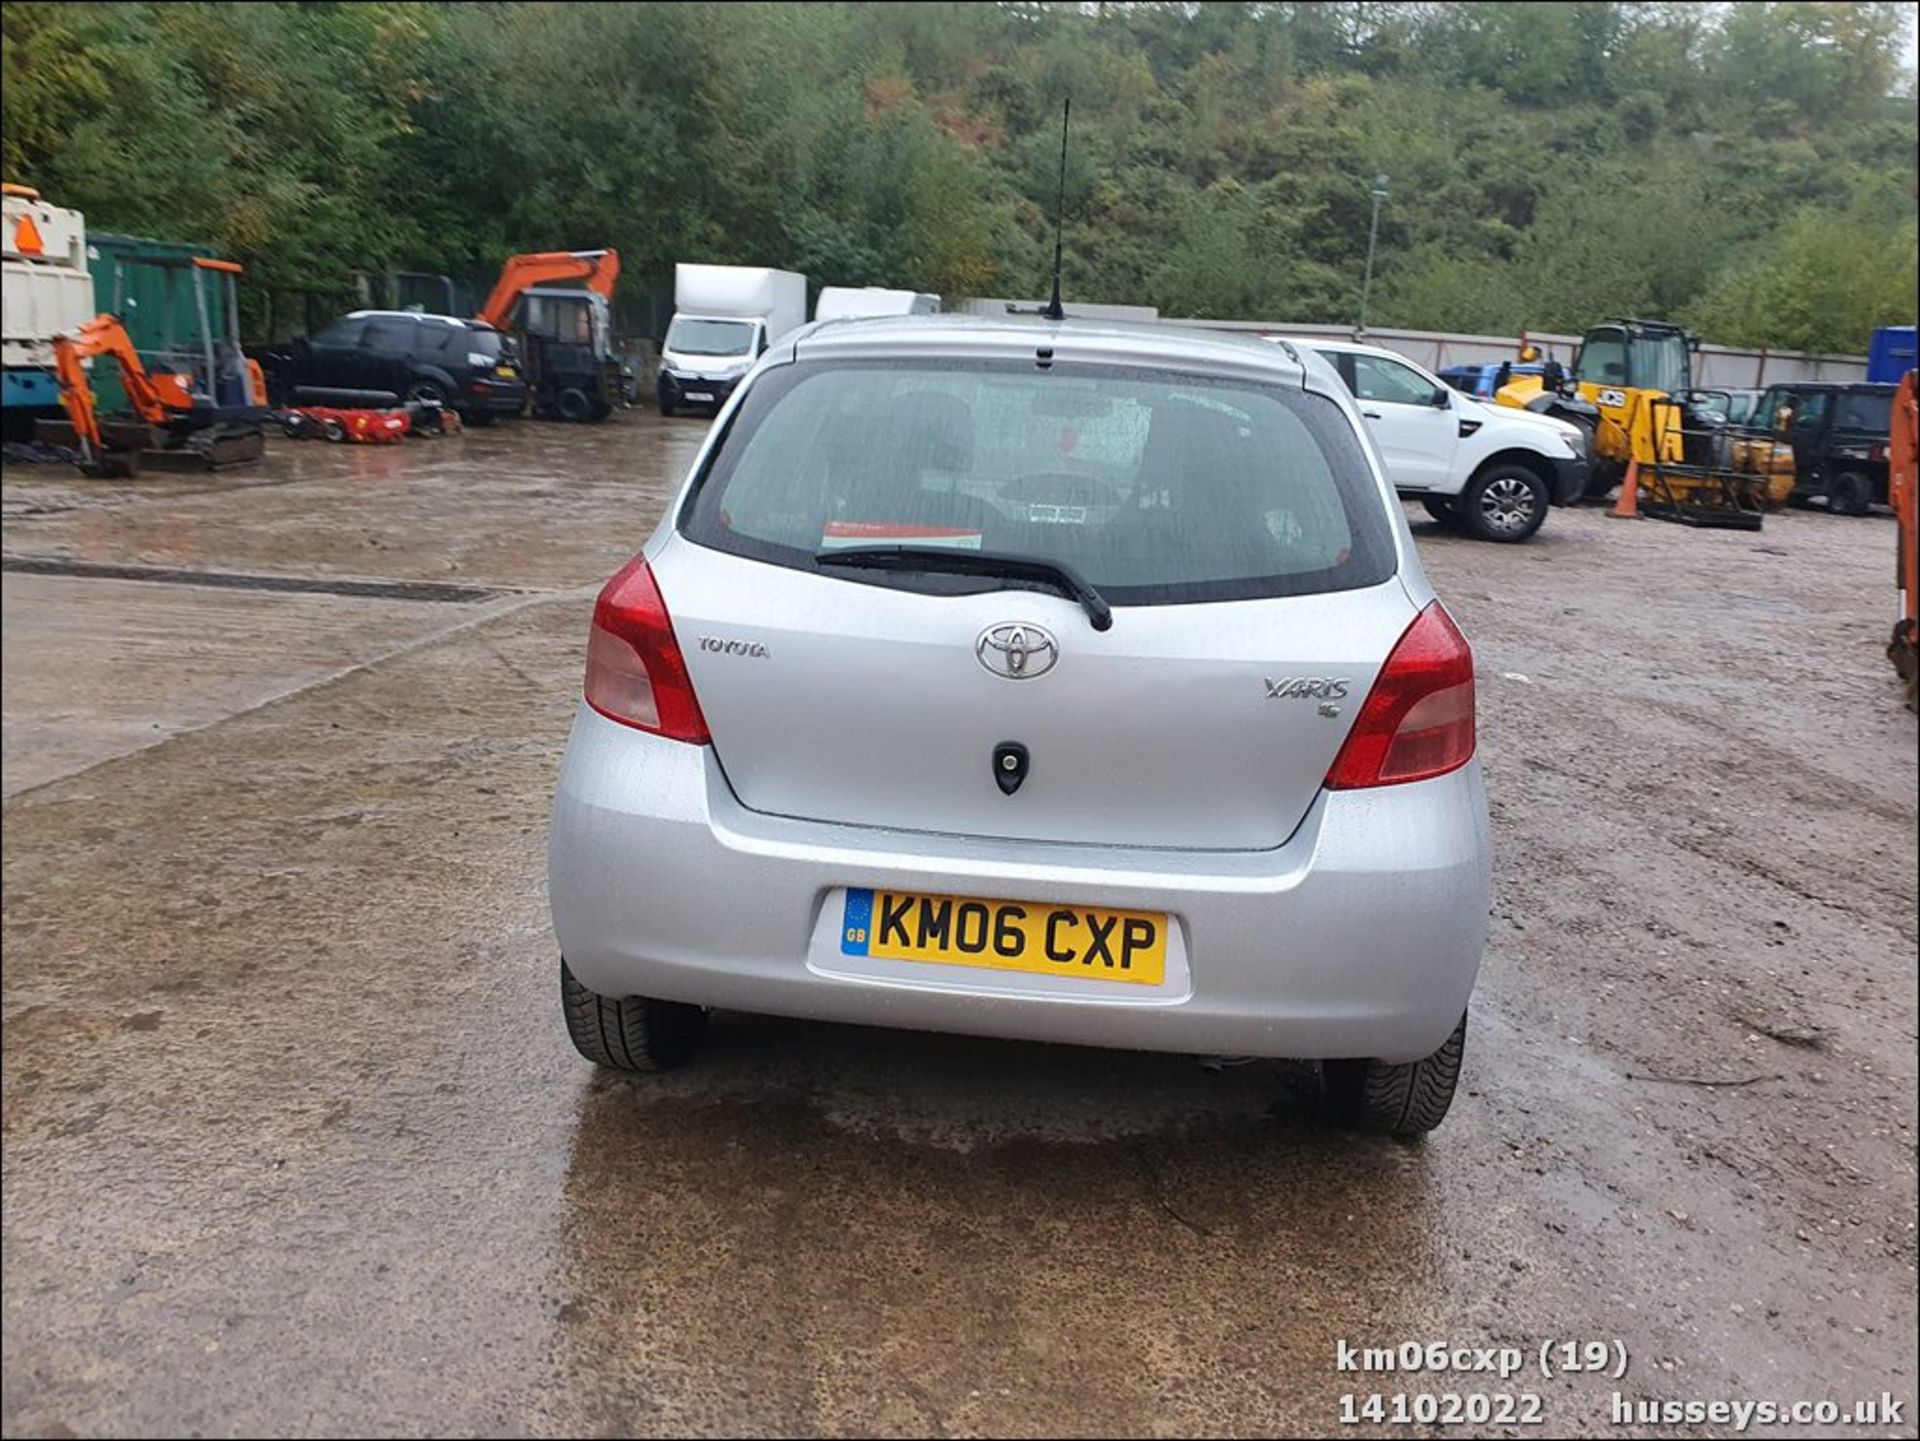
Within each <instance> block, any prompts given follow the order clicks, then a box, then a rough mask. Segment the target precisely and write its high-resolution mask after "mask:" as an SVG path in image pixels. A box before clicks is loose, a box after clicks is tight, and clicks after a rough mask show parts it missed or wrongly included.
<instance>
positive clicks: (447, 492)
mask: <svg viewBox="0 0 1920 1441" xmlns="http://www.w3.org/2000/svg"><path fill="white" fill-rule="evenodd" d="M705 429H706V427H705V425H704V423H702V422H699V421H691V420H673V421H662V420H659V419H657V418H655V417H653V416H651V415H647V414H642V413H638V412H631V413H625V414H621V415H617V416H616V417H615V418H614V419H613V420H611V421H609V422H608V423H606V424H605V425H601V426H581V427H570V426H564V425H552V424H540V423H535V422H531V421H529V422H524V423H519V424H503V425H500V426H496V427H493V428H491V429H489V430H485V431H473V432H469V433H467V434H464V435H461V436H457V437H449V438H446V439H443V440H437V441H426V440H421V441H413V442H409V443H408V444H407V445H405V446H403V447H397V448H392V449H375V448H358V447H345V446H326V445H318V444H311V445H304V446H302V445H296V444H292V443H287V442H281V441H275V442H273V443H272V448H271V450H270V453H269V456H268V458H267V460H266V462H265V463H264V464H263V465H261V466H260V467H258V468H257V469H255V470H253V471H250V472H233V473H223V474H220V475H215V476H208V477H202V478H196V479H194V481H193V483H191V484H187V483H183V481H182V478H180V477H168V478H166V479H165V480H162V481H156V482H153V483H152V484H149V483H147V482H142V481H136V482H95V481H88V480H85V479H82V478H80V477H79V476H77V475H76V474H75V473H74V472H72V471H70V470H66V469H64V468H61V467H58V466H42V467H28V466H10V467H9V468H8V469H7V471H6V473H5V476H4V500H5V523H4V551H5V556H6V567H7V569H6V573H5V576H4V602H5V604H4V625H5V630H4V642H5V650H4V653H5V705H4V709H5V747H4V760H5V794H6V801H5V841H4V946H5V964H4V995H3V997H0V1040H3V1041H4V1086H3V1087H0V1136H3V1138H4V1179H3V1182H0V1199H3V1200H4V1237H3V1238H0V1261H3V1265H0V1297H3V1300H0V1308H3V1310H0V1314H4V1342H3V1359H4V1372H5V1387H4V1397H3V1399H0V1428H3V1429H4V1431H5V1433H6V1434H7V1435H9V1436H14V1435H19V1436H32V1435H94V1434H129V1435H151V1436H160V1435H176V1434H204V1435H230V1436H241V1435H255V1434H263V1433H276V1434H278V1433H286V1434H300V1435H327V1434H341V1433H346V1434H358V1433H367V1432H380V1433H387V1432H400V1433H408V1434H414V1433H428V1432H433V1433H445V1432H454V1433H462V1432H477V1433H486V1434H540V1435H577V1434H592V1435H601V1434H618V1433H671V1432H689V1431H690V1432H697V1433H705V1434H715V1435H736V1434H744V1435H773V1434H791V1433H800V1434H836V1435H842V1434H897V1433H929V1434H940V1435H971V1434H989V1433H992V1434H1008V1433H1013V1434H1074V1435H1162V1434H1176V1433H1189V1432H1204V1433H1210V1434H1249V1433H1284V1434H1314V1435H1320V1434H1327V1433H1329V1432H1331V1431H1334V1430H1336V1429H1337V1430H1340V1431H1342V1432H1353V1433H1354V1434H1362V1435H1365V1434H1381V1435H1406V1434H1410V1428H1408V1427H1405V1426H1397V1427H1396V1426H1394V1425H1391V1424H1380V1425H1367V1424H1363V1425H1360V1426H1357V1427H1354V1426H1346V1427H1343V1426H1341V1425H1340V1422H1341V1415H1342V1412H1341V1406H1342V1400H1341V1398H1342V1397H1343V1396H1353V1397H1356V1398H1364V1397H1366V1396H1369V1395H1374V1394H1380V1395H1387V1394H1390V1393H1394V1392H1414V1393H1429V1394H1439V1393H1469V1392H1471V1393H1480V1394H1488V1395H1492V1394H1496V1393H1512V1394H1515V1395H1518V1394H1520V1393H1534V1394H1537V1395H1538V1396H1539V1397H1540V1398H1541V1400H1540V1403H1539V1404H1540V1406H1541V1408H1542V1412H1543V1424H1542V1425H1541V1426H1539V1427H1532V1426H1520V1425H1510V1426H1506V1427H1504V1428H1502V1427H1498V1426H1494V1427H1491V1428H1489V1427H1480V1428H1475V1429H1477V1430H1480V1431H1485V1430H1487V1429H1492V1430H1496V1431H1504V1432H1506V1433H1509V1434H1518V1433H1522V1432H1526V1433H1533V1434H1574V1435H1588V1434H1601V1433H1605V1432H1608V1431H1613V1430H1617V1429H1619V1428H1616V1427H1615V1426H1614V1425H1613V1424H1612V1423H1611V1421H1610V1416H1609V1406H1610V1398H1611V1397H1612V1396H1613V1395H1614V1393H1616V1392H1617V1393H1619V1394H1620V1395H1622V1396H1623V1397H1626V1398H1630V1399H1641V1398H1645V1399H1671V1400H1695V1399H1697V1400H1714V1399H1723V1398H1724V1399H1738V1398H1757V1399H1765V1400H1771V1401H1782V1402H1785V1401H1796V1400H1803V1399H1804V1400H1822V1399H1832V1400H1836V1401H1839V1402H1840V1403H1842V1404H1843V1405H1845V1404H1851V1403H1853V1402H1854V1401H1856V1400H1864V1399H1868V1398H1878V1397H1879V1396H1881V1394H1882V1393H1883V1392H1884V1393H1890V1394H1891V1395H1892V1396H1893V1397H1894V1398H1896V1399H1902V1400H1904V1402H1905V1407H1906V1412H1905V1417H1904V1419H1903V1420H1902V1421H1901V1422H1900V1423H1898V1424H1896V1425H1895V1426H1892V1427H1879V1428H1875V1429H1874V1431H1873V1434H1885V1435H1908V1436H1911V1435H1914V1434H1915V1429H1914V1425H1915V1423H1914V1402H1915V1399H1916V1398H1915V1387H1914V1366H1915V1362H1914V1356H1915V1352H1916V1345H1917V1344H1920V1342H1917V1338H1916V1329H1915V1288H1916V1236H1915V1206H1916V1187H1915V1129H1914V1128H1915V1096H1916V1056H1915V1034H1916V982H1915V960H1914V956H1915V947H1916V941H1917V939H1920V937H1917V935H1916V920H1915V908H1916V862H1915V845H1916V800H1915V796H1916V782H1917V780H1920V774H1917V767H1916V728H1915V720H1914V717H1913V716H1912V715H1911V714H1909V713H1908V712H1907V711H1906V710H1905V709H1904V708H1903V707H1902V705H1901V701H1900V695H1899V689H1898V686H1897V684H1896V682H1895V680H1894V677H1893V672H1892V669H1891V667H1890V666H1889V665H1888V664H1887V663H1886V660H1885V658H1884V656H1883V654H1882V649H1881V647H1882V645H1883V643H1884V641H1885V639H1886V634H1887V630H1888V628H1889V626H1890V624H1891V620H1892V612H1893V603H1894V590H1893V526H1892V524H1891V522H1890V521H1889V520H1888V519H1887V518H1886V517H1885V516H1884V515H1879V516H1875V517H1872V518H1868V519H1861V520H1850V519H1843V518H1838V517H1829V516H1826V515H1824V514H1820V513H1817V512H1801V511H1794V512H1787V513H1784V514H1779V515H1775V516H1771V517H1769V518H1768V520H1767V523H1766V527H1765V529H1764V530H1763V531H1761V532H1760V533H1757V534H1740V533H1731V532H1704V531H1693V530H1688V529H1685V528H1682V527H1679V526H1674V525H1667V524H1661V523H1658V522H1653V521H1640V522H1631V523H1630V522H1622V521H1616V520H1613V519H1610V518H1608V517H1607V516H1606V515H1605V514H1604V513H1603V512H1601V511H1600V510H1597V509H1587V508H1582V509H1577V510H1573V511H1566V512H1558V511H1557V512H1555V513H1554V514H1553V515H1552V516H1551V517H1550V518H1549V520H1548V522H1547V525H1546V528H1545V529H1544V530H1543V531H1542V532H1541V534H1540V535H1539V537H1538V538H1537V539H1536V540H1535V541H1534V542H1532V543H1529V544H1525V545H1520V546H1494V545H1484V544H1477V543H1474V542H1471V541H1468V540H1465V539H1462V538H1459V537H1456V536H1454V535H1451V534H1449V533H1446V532H1443V531H1441V530H1440V529H1439V528H1438V527H1436V526H1434V525H1432V524H1431V523H1429V522H1427V521H1426V520H1425V518H1424V517H1422V518H1420V519H1419V520H1418V521H1417V522H1416V523H1415V525H1414V532H1415V536H1416V539H1417V542H1418V544H1419V546H1420V549H1421V552H1422V555H1423V558H1424V560H1425V563H1426V565H1427V567H1428V569H1429V571H1430V572H1431V574H1432V576H1433V579H1434V582H1435V584H1436V586H1437V587H1438V588H1439V590H1440V592H1441V594H1442V596H1443V597H1444V598H1445V599H1446V601H1447V603H1448V605H1449V607H1450V608H1451V609H1452V610H1453V612H1454V614H1455V615H1456V616H1457V618H1458V619H1459V621H1460V624H1461V626H1462V628H1463V630H1464V631H1465V632H1466V633H1467V635H1468V637H1469V638H1470V639H1471V640H1472V642H1473V644H1474V646H1475V651H1476V659H1477V671H1478V680H1479V704H1480V725H1481V747H1482V754H1483V757H1484V760H1485V764H1486V769H1487V783H1488V788H1489V793H1490V797H1491V804H1492V808H1493V825H1494V838H1495V846H1496V854H1495V898H1494V905H1493V912H1492V915H1491V916H1490V918H1489V925H1490V931H1489V936H1490V942H1489V947H1488V952H1487V959H1486V965H1485V968H1484V970H1483V972H1482V978H1481V983H1480V988H1479V991H1478V992H1477V994H1476V999H1475V1005H1474V1010H1473V1019H1472V1025H1471V1027H1470V1034H1469V1043H1468V1058H1467V1073H1466V1080H1465V1082H1464V1087H1465V1089H1464V1090H1463V1092H1462V1093H1461V1095H1460V1096H1459V1098H1458V1100H1457V1101H1456V1103H1455V1108H1454V1112H1453V1114H1452V1116H1451V1117H1450V1118H1449V1119H1448V1120H1447V1122H1446V1123H1445V1125H1444V1126H1442V1127H1441V1128H1440V1130H1438V1131H1437V1132H1436V1133H1435V1134H1434V1135H1433V1136H1432V1137H1430V1138H1429V1139H1428V1140H1427V1141H1426V1142H1424V1143H1422V1144H1419V1145H1401V1144H1395V1143H1390V1142H1384V1141H1376V1140H1369V1139H1364V1138H1355V1137H1351V1136H1347V1135H1343V1134H1341V1133H1339V1132H1337V1131H1335V1130H1333V1129H1331V1128H1330V1127H1329V1126H1328V1125H1327V1124H1326V1122H1325V1120H1324V1119H1323V1116H1322V1102H1321V1097H1320V1093H1319V1082H1318V1078H1317V1072H1316V1071H1315V1069H1314V1068H1312V1067H1307V1066H1294V1065H1276V1064H1267V1063H1257V1064H1228V1065H1209V1066H1203V1065H1201V1064H1199V1063H1197V1061H1196V1059H1195V1058H1188V1057H1178V1056H1150V1055H1130V1054H1122V1053H1113V1052H1103V1051H1085V1050H1076V1049H1070V1048H1050V1047H1044V1046H1035V1045H1021V1044H1012V1043H1003V1042H994V1041H984V1040H975V1039H967V1038H962V1037H943V1036H922V1035H912V1034H905V1033H888V1032H879V1031H867V1030H860V1029H855V1028H844V1027H833V1026H826V1025H816V1024H807V1023H801V1022H796V1021H787V1020H778V1019H770V1018H764V1017H755V1016H748V1015H738V1014H731V1013H729V1014H723V1015H720V1016H718V1017H717V1018H716V1020H715V1025H714V1032H713V1038H712V1043H711V1045H710V1047H709V1049H708V1051H707V1052H706V1053H705V1054H704V1055H703V1056H702V1057H701V1058H700V1059H699V1060H698V1061H696V1062H695V1063H694V1064H693V1065H691V1066H689V1067H688V1068H686V1069H684V1070H681V1071H678V1072H675V1073H673V1074H671V1075H670V1076H667V1077H664V1078H659V1079H620V1078H614V1077H612V1076H609V1075H605V1074H597V1073H596V1072H595V1071H594V1070H593V1069H592V1068H591V1067H589V1066H588V1065H587V1064H586V1063H585V1062H583V1061H581V1060H580V1059H579V1058H578V1056H577V1055H576V1054H575V1053H574V1052H573V1050H572V1048H571V1047H570V1046H569V1044H568V1042H567V1039H566V1035H565V1032H564V1029H563V1027H562V1024H561V1019H560V1008H559V995H558V990H559V987H558V980H557V965H558V962H557V957H556V955H555V952H554V946H553V939H552V935H551V932H550V930H549V926H548V921H547V915H546V898H545V875H544V865H545V857H544V841H545V829H546V819H547V806H548V803H549V800H550V796H551V788H552V784H553V779H554V774H555V769H556V766H557V764H558V761H559V757H560V752H561V749H562V746H563V744H564V742H565V738H566V731H567V726H568V724H569V720H570V717H571V715H572V712H573V709H574V706H575V703H576V700H577V696H578V689H579V680H580V671H581V665H582V658H583V653H584V647H585V641H586V632H587V619H588V615H589V611H590V608H591V603H592V597H593V594H594V590H595V588H596V587H597V586H598V584H599V583H600V582H601V581H602V580H603V579H604V578H605V577H606V576H607V575H609V574H611V573H612V572H613V571H614V570H615V569H616V568H617V567H618V566H619V565H620V564H621V563H622V562H624V561H625V560H626V558H627V557H628V556H629V555H630V554H631V553H632V552H633V551H634V550H635V549H636V548H637V547H638V545H639V544H640V542H641V541H642V540H643V539H644V538H645V536H646V535H647V533H648V531H649V530H650V529H651V527H652V525H653V523H654V521H655V519H656V518H657V516H658V515H659V513H660V510H661V507H662V505H663V503H664V501H665V499H666V497H667V496H668V495H669V494H670V493H671V491H672V490H673V488H674V487H675V486H676V485H677V484H678V482H679V479H680V477H681V476H682V474H683V473H684V470H685V468H686V466H687V464H688V463H689V462H690V460H691V459H692V457H693V454H694V452H695V450H696V448H697V447H698V445H699V443H700V440H701V439H702V437H703V435H704V432H705ZM635 883H636V884H644V883H645V878H644V877H636V878H635ZM746 899H748V898H743V901H744V900H746ZM1275 943H1276V945H1282V944H1285V936H1284V931H1283V929H1282V930H1279V931H1277V932H1276V938H1275ZM1551 1340H1564V1341H1574V1342H1580V1341H1589V1340H1603V1341H1607V1342H1614V1341H1618V1342H1620V1343H1622V1344H1623V1346H1624V1350H1625V1354H1626V1356H1627V1358H1628V1368H1627V1373H1626V1376H1625V1378H1624V1379H1622V1380H1618V1381H1616V1380H1613V1379H1610V1378H1607V1377H1604V1376H1600V1375H1587V1374H1581V1373H1578V1372H1569V1371H1563V1370H1559V1369H1556V1371H1555V1374H1554V1375H1553V1377H1552V1378H1550V1379H1549V1378H1545V1377H1543V1376H1542V1375H1541V1374H1540V1372H1539V1369H1538V1366H1537V1363H1536V1364H1534V1365H1533V1366H1532V1368H1531V1369H1530V1371H1529V1372H1527V1373H1526V1374H1522V1375H1519V1376H1514V1377H1511V1378H1509V1379H1505V1380H1502V1379H1500V1378H1499V1377H1497V1376H1487V1375H1484V1374H1433V1375H1428V1374H1407V1373H1394V1374H1356V1373H1353V1372H1351V1371H1343V1370H1341V1369H1339V1368H1338V1365H1337V1358H1338V1356H1339V1355H1340V1351H1339V1347H1340V1345H1341V1343H1342V1342H1346V1343H1350V1344H1352V1345H1355V1346H1374V1347H1381V1346H1392V1345H1397V1344H1398V1343H1400V1342H1403V1341H1422V1342H1426V1341H1444V1342H1448V1343H1450V1344H1454V1345H1459V1346H1470V1347H1481V1348H1485V1347H1495V1346H1512V1347H1518V1348H1521V1349H1522V1350H1523V1351H1524V1352H1525V1354H1526V1355H1528V1356H1529V1357H1537V1354H1538V1349H1539V1347H1540V1346H1541V1344H1542V1343H1543V1342H1547V1341H1551ZM1411 1429H1412V1430H1413V1431H1415V1432H1417V1433H1418V1434H1427V1432H1426V1431H1425V1430H1422V1429H1421V1428H1411ZM1654 1429H1657V1428H1654ZM1723 1429H1724V1428H1723ZM1789 1432H1793V1433H1796V1434H1858V1433H1857V1431H1856V1430H1855V1429H1854V1428H1849V1427H1845V1426H1835V1427H1828V1428H1821V1427H1811V1428H1810V1427H1783V1426H1776V1427H1773V1428H1768V1427H1764V1426H1763V1427H1756V1428H1755V1429H1754V1431H1753V1432H1752V1433H1751V1434H1787V1433H1789Z"/></svg>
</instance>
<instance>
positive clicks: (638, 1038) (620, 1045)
mask: <svg viewBox="0 0 1920 1441" xmlns="http://www.w3.org/2000/svg"><path fill="white" fill-rule="evenodd" d="M560 1007H561V1010H562V1011H564V1012H565V1013H566V1018H567V1035H568V1036H569V1037H571V1038H572V1040H573V1048H574V1049H575V1050H576V1051H578V1052H579V1053H580V1054H581V1055H583V1056H585V1057H586V1058H587V1059H588V1060H589V1061H592V1062H593V1063H594V1064H595V1065H596V1066H609V1067H611V1068H613V1069H614V1070H616V1071H670V1070H672V1069H673V1068H674V1067H675V1066H678V1065H680V1064H682V1063H683V1062H685V1061H686V1060H687V1059H688V1058H689V1057H691V1056H692V1055H693V1053H694V1052H695V1051H696V1050H698V1049H699V1046H700V1038H701V1037H702V1036H703V1035H705V1034H706V1029H707V1011H706V1008H705V1007H704V1006H689V1005H685V1004H683V1003H681V1002H679V1001H656V1000H652V999H650V998H648V997H646V996H621V997H619V998H617V999H616V998H613V997H610V996H603V995H601V994H600V993H599V992H598V991H595V990H590V989H588V988H587V987H586V986H583V985H581V984H580V982H579V981H578V980H577V979H575V977H574V974H573V972H572V971H571V970H570V969H568V967H567V963H566V961H565V960H564V959H563V960H562V961H561V962H560Z"/></svg>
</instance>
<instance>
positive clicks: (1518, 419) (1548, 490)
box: [1270, 337, 1589, 541]
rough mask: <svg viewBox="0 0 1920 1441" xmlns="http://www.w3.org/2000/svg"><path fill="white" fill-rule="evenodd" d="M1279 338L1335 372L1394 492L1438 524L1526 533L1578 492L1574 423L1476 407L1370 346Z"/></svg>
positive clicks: (1582, 483) (1500, 535) (1478, 532)
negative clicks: (1357, 410) (1317, 357)
mask: <svg viewBox="0 0 1920 1441" xmlns="http://www.w3.org/2000/svg"><path fill="white" fill-rule="evenodd" d="M1270 338H1272V339H1274V340H1276V342H1277V341H1278V340H1279V339H1281V338H1282V337H1270ZM1285 338H1286V340H1287V343H1288V344H1290V345H1294V346H1297V347H1300V348H1302V349H1307V350H1314V351H1317V352H1319V354H1320V355H1321V357H1322V358H1323V359H1325V360H1326V362H1327V363H1328V364H1329V365H1331V366H1332V367H1333V368H1334V369H1335V370H1337V371H1338V372H1339V373H1340V379H1341V380H1343V381H1345V382H1346V386H1347V389H1348V390H1350V391H1352V392H1353V397H1354V399H1355V400H1356V401H1357V402H1358V403H1359V406H1360V414H1361V415H1362V416H1363V417H1365V419H1366V422H1367V427H1368V429H1369V430H1371V431H1372V433H1373V440H1374V444H1376V445H1377V446H1379V447H1380V458H1381V459H1382V460H1383V461H1385V462H1386V466H1387V474H1388V477H1389V478H1390V479H1391V480H1392V481H1393V485H1394V489H1396V490H1397V491H1399V492H1400V494H1401V495H1403V496H1408V497H1413V498H1417V499H1418V500H1419V501H1420V502H1421V503H1422V504H1423V505H1425V506H1426V508H1427V514H1429V515H1431V516H1432V517H1433V518H1434V519H1435V520H1437V521H1439V522H1440V523H1441V524H1442V525H1449V526H1458V527H1459V528H1460V529H1462V530H1464V531H1466V533H1467V534H1469V535H1471V536H1474V537H1476V538H1477V539H1480V540H1502V541H1516V540H1525V539H1526V538H1527V537H1528V536H1530V535H1532V534H1533V533H1534V532H1535V531H1537V530H1538V529H1540V526H1541V523H1542V522H1543V521H1545V520H1546V518H1547V511H1548V510H1549V509H1550V508H1552V507H1553V506H1556V505H1565V504H1567V503H1568V502H1569V501H1573V500H1577V499H1579V497H1580V496H1582V495H1584V494H1585V493H1586V485H1587V468H1588V464H1589V459H1588V456H1587V452H1586V437H1585V435H1584V434H1583V433H1582V432H1581V430H1580V429H1579V427H1577V426H1573V425H1568V424H1567V423H1566V422H1565V421H1563V420H1555V419H1553V418H1552V417H1550V416H1545V415H1536V414H1534V413H1533V412H1532V411H1526V410H1515V409H1513V408H1512V407H1511V406H1504V405H1487V404H1484V403H1483V402H1481V401H1478V400H1475V399H1474V398H1473V397H1472V396H1470V395H1462V394H1461V393H1460V392H1458V391H1456V390H1453V389H1451V388H1449V387H1448V386H1447V385H1445V384H1443V383H1442V382H1441V380H1440V379H1439V377H1438V376H1435V375H1433V374H1432V373H1431V372H1429V371H1426V370H1423V369H1422V368H1421V367H1420V366H1417V365H1415V364H1414V363H1413V362H1412V361H1410V360H1408V359H1407V358H1406V357H1405V356H1403V355H1397V354H1395V353H1394V352H1393V351H1391V350H1382V349H1380V348H1379V347H1378V346H1373V345H1355V344H1353V343H1351V342H1349V341H1342V340H1324V339H1320V338H1317V337H1316V338H1314V339H1311V340H1309V339H1307V338H1305V337H1285Z"/></svg>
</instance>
